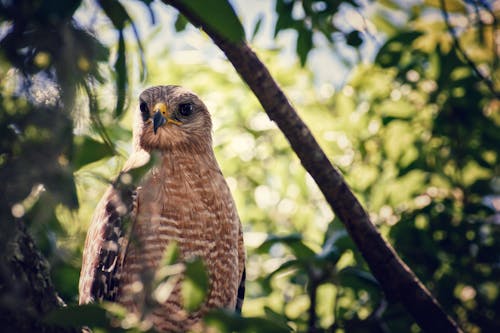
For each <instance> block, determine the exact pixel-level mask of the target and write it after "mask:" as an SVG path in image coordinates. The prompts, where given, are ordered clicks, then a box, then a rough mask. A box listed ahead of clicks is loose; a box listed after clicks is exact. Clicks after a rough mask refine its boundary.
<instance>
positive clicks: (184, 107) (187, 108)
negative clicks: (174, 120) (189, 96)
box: [179, 103, 193, 117]
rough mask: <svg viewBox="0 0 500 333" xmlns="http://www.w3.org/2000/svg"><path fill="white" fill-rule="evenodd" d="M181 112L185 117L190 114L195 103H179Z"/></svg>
mask: <svg viewBox="0 0 500 333" xmlns="http://www.w3.org/2000/svg"><path fill="white" fill-rule="evenodd" d="M179 113H180V114H181V115H182V116H184V117H187V116H190V115H191V114H192V113H193V104H191V103H183V104H181V105H179Z"/></svg>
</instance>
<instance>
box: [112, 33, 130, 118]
mask: <svg viewBox="0 0 500 333" xmlns="http://www.w3.org/2000/svg"><path fill="white" fill-rule="evenodd" d="M126 59H127V58H126V54H125V36H124V34H123V30H119V37H118V52H117V56H116V62H115V66H114V68H115V73H116V107H115V115H116V116H117V117H120V116H121V115H122V114H123V110H124V106H125V96H126V89H127V81H128V77H127V62H126Z"/></svg>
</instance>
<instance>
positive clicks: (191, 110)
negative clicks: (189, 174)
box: [137, 86, 212, 151]
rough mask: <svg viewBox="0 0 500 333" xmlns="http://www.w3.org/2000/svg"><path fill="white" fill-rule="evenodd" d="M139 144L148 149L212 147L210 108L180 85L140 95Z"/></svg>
mask: <svg viewBox="0 0 500 333" xmlns="http://www.w3.org/2000/svg"><path fill="white" fill-rule="evenodd" d="M137 112H138V113H140V117H139V118H140V120H139V122H141V124H140V126H138V127H139V128H138V129H137V130H138V131H139V132H140V133H139V144H140V146H141V147H142V148H143V149H146V150H148V151H151V150H154V149H158V150H164V151H165V150H170V149H172V148H174V147H176V148H180V149H185V150H200V149H207V148H210V147H211V130H212V122H211V119H210V114H209V113H208V110H207V107H206V106H205V104H203V102H202V101H201V100H200V99H199V98H198V96H196V95H195V94H194V93H192V92H191V91H189V90H187V89H185V88H182V87H180V86H155V87H151V88H148V89H146V90H144V91H143V92H142V93H141V95H140V96H139V110H138V111H137Z"/></svg>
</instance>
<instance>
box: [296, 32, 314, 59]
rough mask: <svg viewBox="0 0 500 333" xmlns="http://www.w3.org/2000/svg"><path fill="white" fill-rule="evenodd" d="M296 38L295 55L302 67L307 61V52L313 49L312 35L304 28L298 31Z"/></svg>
mask: <svg viewBox="0 0 500 333" xmlns="http://www.w3.org/2000/svg"><path fill="white" fill-rule="evenodd" d="M298 33H299V35H298V37H297V54H298V56H299V60H300V65H301V66H304V65H305V64H306V61H307V55H308V54H309V51H311V49H312V47H313V40H312V38H313V33H312V31H311V30H308V29H306V28H304V27H303V28H301V29H299V30H298Z"/></svg>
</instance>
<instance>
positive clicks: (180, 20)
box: [174, 13, 189, 32]
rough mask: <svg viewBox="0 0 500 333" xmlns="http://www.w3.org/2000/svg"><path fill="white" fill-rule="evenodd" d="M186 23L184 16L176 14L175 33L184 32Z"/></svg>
mask: <svg viewBox="0 0 500 333" xmlns="http://www.w3.org/2000/svg"><path fill="white" fill-rule="evenodd" d="M188 22H189V21H188V20H187V19H186V17H185V16H184V15H182V14H181V13H178V14H177V18H176V19H175V23H174V27H175V31H177V32H180V31H184V30H185V29H186V26H187V24H188Z"/></svg>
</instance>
